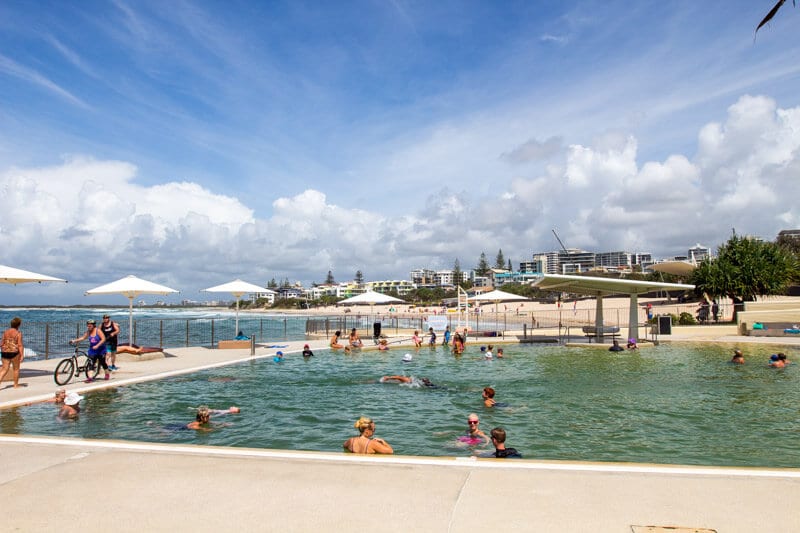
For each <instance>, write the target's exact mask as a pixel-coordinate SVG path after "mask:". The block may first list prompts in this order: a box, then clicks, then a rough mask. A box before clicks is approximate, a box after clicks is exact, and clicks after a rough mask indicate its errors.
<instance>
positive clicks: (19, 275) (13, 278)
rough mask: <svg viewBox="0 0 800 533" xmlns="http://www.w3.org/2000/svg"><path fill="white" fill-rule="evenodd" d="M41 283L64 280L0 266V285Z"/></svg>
mask: <svg viewBox="0 0 800 533" xmlns="http://www.w3.org/2000/svg"><path fill="white" fill-rule="evenodd" d="M43 281H63V282H64V283H66V282H67V280H65V279H61V278H53V277H51V276H45V275H44V274H37V273H36V272H28V271H27V270H20V269H19V268H13V267H10V266H5V265H0V283H8V284H10V285H16V284H17V283H41V282H43Z"/></svg>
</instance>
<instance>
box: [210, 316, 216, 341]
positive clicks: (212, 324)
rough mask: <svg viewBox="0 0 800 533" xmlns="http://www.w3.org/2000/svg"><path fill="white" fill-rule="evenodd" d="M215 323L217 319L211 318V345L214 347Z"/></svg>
mask: <svg viewBox="0 0 800 533" xmlns="http://www.w3.org/2000/svg"><path fill="white" fill-rule="evenodd" d="M214 324H215V319H213V318H212V319H211V347H212V348H213V347H214Z"/></svg>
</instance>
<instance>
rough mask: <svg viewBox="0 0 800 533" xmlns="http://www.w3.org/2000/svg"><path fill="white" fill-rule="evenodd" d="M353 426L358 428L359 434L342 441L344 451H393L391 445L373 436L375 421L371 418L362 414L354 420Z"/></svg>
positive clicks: (364, 452)
mask: <svg viewBox="0 0 800 533" xmlns="http://www.w3.org/2000/svg"><path fill="white" fill-rule="evenodd" d="M353 427H355V428H356V429H358V431H359V433H360V435H359V436H358V437H350V438H349V439H347V440H346V441H345V442H344V444H343V445H342V446H343V447H344V449H345V450H346V451H348V452H351V453H360V454H372V453H382V454H392V453H394V450H393V449H392V447H391V446H389V444H388V443H387V442H386V441H385V440H383V439H376V438H374V437H373V435H375V422H373V421H372V419H371V418H368V417H366V416H362V417H361V418H359V419H358V420H356V423H355V424H353Z"/></svg>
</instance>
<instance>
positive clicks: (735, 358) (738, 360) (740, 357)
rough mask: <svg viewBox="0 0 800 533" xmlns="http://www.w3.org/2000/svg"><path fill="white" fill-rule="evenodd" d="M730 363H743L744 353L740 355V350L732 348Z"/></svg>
mask: <svg viewBox="0 0 800 533" xmlns="http://www.w3.org/2000/svg"><path fill="white" fill-rule="evenodd" d="M731 363H733V364H735V365H743V364H744V355H742V351H741V350H734V352H733V357H732V358H731Z"/></svg>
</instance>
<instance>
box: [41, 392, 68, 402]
mask: <svg viewBox="0 0 800 533" xmlns="http://www.w3.org/2000/svg"><path fill="white" fill-rule="evenodd" d="M66 397H67V391H66V390H65V389H58V390H57V391H56V392H55V393H54V394H53V397H52V398H50V399H49V400H45V401H46V402H48V403H54V404H56V405H63V404H64V399H65V398H66Z"/></svg>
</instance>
